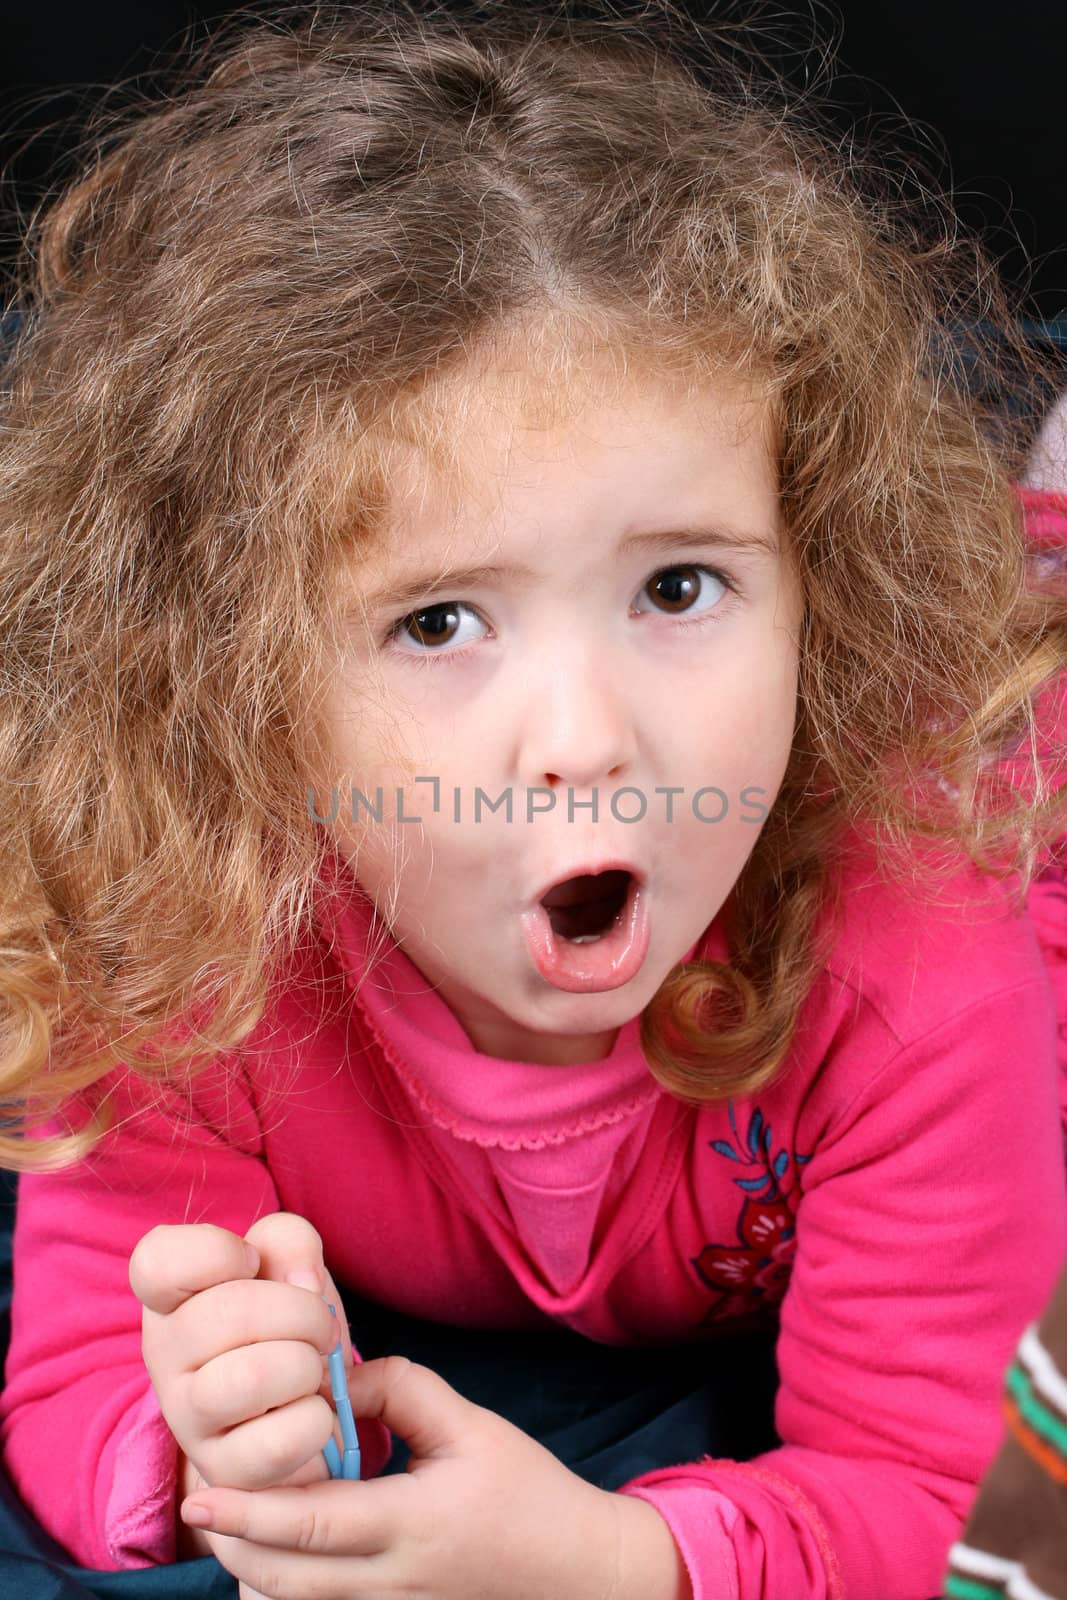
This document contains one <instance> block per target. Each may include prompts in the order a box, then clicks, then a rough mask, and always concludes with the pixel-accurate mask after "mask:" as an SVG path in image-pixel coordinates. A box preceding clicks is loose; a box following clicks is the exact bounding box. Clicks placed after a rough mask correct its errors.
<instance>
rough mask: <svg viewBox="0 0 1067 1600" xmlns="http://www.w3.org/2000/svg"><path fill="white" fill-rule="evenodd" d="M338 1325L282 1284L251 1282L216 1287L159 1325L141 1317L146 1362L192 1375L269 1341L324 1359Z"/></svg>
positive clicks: (321, 1306)
mask: <svg viewBox="0 0 1067 1600" xmlns="http://www.w3.org/2000/svg"><path fill="white" fill-rule="evenodd" d="M338 1333H339V1330H338V1326H337V1319H336V1317H334V1316H333V1315H332V1313H331V1311H330V1308H329V1306H328V1305H327V1304H326V1302H325V1301H324V1300H321V1299H320V1298H319V1297H318V1296H317V1295H311V1294H308V1293H307V1292H306V1291H305V1290H303V1289H294V1288H292V1287H291V1286H290V1285H289V1284H286V1283H264V1282H263V1281H262V1280H261V1279H258V1278H257V1279H252V1280H250V1281H245V1282H242V1283H233V1282H230V1283H220V1284H216V1285H215V1286H214V1287H213V1288H210V1289H204V1290H203V1291H202V1292H201V1293H200V1294H199V1295H197V1296H196V1298H195V1299H193V1300H189V1301H187V1302H186V1303H185V1304H184V1305H181V1306H179V1307H178V1309H177V1311H175V1312H173V1313H172V1314H171V1315H170V1316H169V1317H161V1318H159V1319H158V1320H155V1319H153V1318H152V1316H151V1313H147V1314H146V1325H145V1330H144V1340H143V1345H144V1355H145V1361H146V1362H147V1363H148V1365H149V1368H150V1369H151V1365H152V1362H153V1361H154V1360H157V1359H160V1358H162V1359H164V1360H165V1361H166V1362H167V1364H168V1367H169V1368H171V1369H172V1370H173V1371H175V1372H179V1373H180V1372H195V1371H197V1370H198V1369H199V1368H200V1367H203V1366H204V1365H205V1364H206V1363H207V1362H209V1361H213V1360H215V1359H216V1358H217V1357H218V1356H220V1355H222V1354H223V1353H224V1352H225V1351H227V1350H239V1349H242V1348H244V1347H245V1346H252V1345H256V1344H260V1343H263V1342H266V1341H269V1340H274V1339H283V1340H289V1339H292V1340H297V1341H301V1342H303V1343H304V1344H306V1345H309V1346H311V1347H313V1348H314V1349H315V1350H317V1351H318V1352H319V1354H320V1355H327V1356H328V1355H329V1353H330V1351H331V1350H332V1349H333V1348H334V1346H335V1345H336V1343H337V1339H338Z"/></svg>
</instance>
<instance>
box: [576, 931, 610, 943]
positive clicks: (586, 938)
mask: <svg viewBox="0 0 1067 1600" xmlns="http://www.w3.org/2000/svg"><path fill="white" fill-rule="evenodd" d="M603 937H604V935H603V934H602V933H580V934H579V935H578V937H577V938H576V939H568V940H567V943H568V944H596V942H597V940H598V939H602V938H603Z"/></svg>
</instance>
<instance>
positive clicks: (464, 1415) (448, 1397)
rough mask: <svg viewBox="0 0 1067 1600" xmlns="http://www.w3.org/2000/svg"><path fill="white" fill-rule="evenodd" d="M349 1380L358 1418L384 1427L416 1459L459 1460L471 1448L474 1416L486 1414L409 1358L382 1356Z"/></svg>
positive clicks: (357, 1368) (359, 1368)
mask: <svg viewBox="0 0 1067 1600" xmlns="http://www.w3.org/2000/svg"><path fill="white" fill-rule="evenodd" d="M347 1377H348V1395H349V1399H350V1400H351V1402H352V1410H353V1412H354V1413H355V1415H356V1416H357V1417H362V1418H368V1419H369V1418H377V1419H378V1420H380V1421H381V1422H383V1423H384V1424H385V1426H386V1427H387V1428H388V1429H389V1430H390V1431H391V1432H392V1433H395V1434H399V1436H400V1438H401V1439H403V1440H404V1441H405V1442H406V1443H407V1444H408V1445H409V1447H410V1449H411V1453H412V1455H413V1456H417V1457H422V1458H426V1457H430V1456H443V1455H452V1454H454V1453H455V1451H456V1450H457V1448H460V1447H462V1446H463V1445H464V1444H465V1443H468V1442H469V1438H470V1430H471V1426H472V1423H473V1421H474V1418H475V1415H476V1414H478V1415H481V1414H482V1410H483V1408H482V1407H480V1406H475V1405H472V1403H471V1402H470V1401H469V1400H465V1399H464V1398H463V1396H462V1395H461V1394H458V1393H457V1392H456V1390H455V1389H453V1388H452V1386H451V1384H448V1383H446V1382H445V1380H444V1379H443V1378H441V1377H439V1376H438V1374H437V1373H436V1372H432V1371H431V1370H430V1368H429V1367H422V1366H419V1364H418V1363H417V1362H415V1361H409V1360H408V1358H407V1356H379V1357H377V1358H376V1359H375V1360H373V1361H365V1362H363V1363H362V1364H360V1365H357V1366H354V1367H353V1368H352V1370H351V1372H350V1373H348V1374H347Z"/></svg>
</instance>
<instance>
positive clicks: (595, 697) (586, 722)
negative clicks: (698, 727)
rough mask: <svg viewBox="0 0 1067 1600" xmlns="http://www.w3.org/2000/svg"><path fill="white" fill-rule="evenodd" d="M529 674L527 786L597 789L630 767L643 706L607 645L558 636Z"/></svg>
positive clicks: (524, 734)
mask: <svg viewBox="0 0 1067 1600" xmlns="http://www.w3.org/2000/svg"><path fill="white" fill-rule="evenodd" d="M523 675H524V678H525V685H524V689H523V694H522V702H521V706H522V709H521V711H520V720H519V724H518V742H519V748H518V753H517V767H518V773H519V779H520V782H521V783H522V784H523V786H525V787H542V788H547V789H553V790H555V789H558V788H564V789H567V788H573V789H575V790H578V789H590V788H593V787H595V786H596V785H597V784H598V783H600V782H602V781H603V780H604V779H605V778H611V779H613V780H615V779H619V778H621V777H622V776H623V775H624V774H625V773H626V772H628V771H629V769H630V768H631V766H632V764H633V761H634V756H635V754H636V750H637V728H636V722H635V709H636V708H635V706H634V704H633V695H632V691H631V689H630V687H629V685H628V680H627V678H626V676H625V674H624V673H623V672H622V671H621V670H620V669H619V667H618V664H617V663H613V662H612V661H611V660H609V659H608V657H607V656H606V655H605V654H604V651H603V647H601V649H600V650H599V651H598V650H596V649H595V648H591V647H589V646H586V647H582V646H581V645H580V644H574V643H572V644H571V646H570V647H568V646H567V645H565V644H559V643H558V641H557V640H555V639H554V640H553V642H552V646H551V647H550V648H548V649H547V650H545V651H544V652H543V653H542V654H541V655H540V656H539V657H538V661H537V666H536V667H531V666H529V664H527V667H526V668H525V669H524V674H523Z"/></svg>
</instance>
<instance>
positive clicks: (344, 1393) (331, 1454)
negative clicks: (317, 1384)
mask: <svg viewBox="0 0 1067 1600" xmlns="http://www.w3.org/2000/svg"><path fill="white" fill-rule="evenodd" d="M323 1298H324V1299H325V1296H323ZM328 1303H329V1302H327V1304H328ZM330 1310H331V1311H333V1313H334V1315H335V1316H336V1315H337V1313H336V1311H335V1309H334V1307H333V1306H330ZM327 1359H328V1361H329V1367H330V1393H331V1394H332V1395H333V1403H334V1405H335V1406H336V1407H337V1416H338V1420H339V1421H340V1424H341V1442H342V1444H343V1445H344V1454H343V1455H341V1454H340V1453H339V1452H338V1449H337V1441H336V1439H327V1441H326V1444H325V1446H324V1447H323V1452H322V1453H323V1455H324V1456H325V1457H326V1465H327V1467H329V1469H330V1477H331V1478H358V1477H359V1474H360V1466H361V1462H360V1454H359V1435H358V1434H357V1433H356V1423H355V1418H354V1417H353V1416H352V1402H351V1401H350V1400H349V1398H348V1380H347V1379H346V1377H345V1358H344V1352H343V1351H342V1349H341V1341H340V1339H338V1341H337V1343H336V1345H335V1346H334V1348H333V1349H332V1350H331V1351H330V1354H329V1357H328V1358H327Z"/></svg>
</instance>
